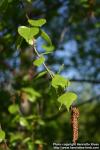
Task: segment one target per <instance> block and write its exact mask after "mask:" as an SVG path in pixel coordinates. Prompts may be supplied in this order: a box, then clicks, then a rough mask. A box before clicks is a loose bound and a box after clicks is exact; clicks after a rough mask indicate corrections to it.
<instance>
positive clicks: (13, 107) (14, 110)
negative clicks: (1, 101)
mask: <svg viewBox="0 0 100 150" xmlns="http://www.w3.org/2000/svg"><path fill="white" fill-rule="evenodd" d="M8 111H9V112H10V113H11V114H15V113H17V112H18V111H19V107H18V105H17V104H12V105H10V106H9V107H8Z"/></svg>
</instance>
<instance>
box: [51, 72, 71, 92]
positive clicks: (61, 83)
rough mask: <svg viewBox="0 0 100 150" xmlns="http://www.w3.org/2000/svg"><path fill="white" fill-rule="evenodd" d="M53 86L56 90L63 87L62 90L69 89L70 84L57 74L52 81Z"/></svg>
mask: <svg viewBox="0 0 100 150" xmlns="http://www.w3.org/2000/svg"><path fill="white" fill-rule="evenodd" d="M51 84H52V86H53V87H54V88H56V89H57V88H58V87H59V86H61V87H62V88H65V87H68V86H69V85H70V82H69V80H67V79H66V78H64V77H62V76H60V75H58V74H56V75H55V76H54V78H53V79H52V83H51Z"/></svg>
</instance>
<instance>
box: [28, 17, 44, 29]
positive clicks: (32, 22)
mask: <svg viewBox="0 0 100 150" xmlns="http://www.w3.org/2000/svg"><path fill="white" fill-rule="evenodd" d="M28 22H29V24H30V25H32V26H36V27H41V26H43V25H44V24H45V23H46V19H42V18H41V19H37V20H33V19H29V20H28Z"/></svg>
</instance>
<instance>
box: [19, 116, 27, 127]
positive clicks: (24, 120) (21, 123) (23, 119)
mask: <svg viewBox="0 0 100 150" xmlns="http://www.w3.org/2000/svg"><path fill="white" fill-rule="evenodd" d="M19 123H20V125H21V126H24V127H26V126H28V122H27V120H26V119H25V118H24V117H21V118H20V120H19Z"/></svg>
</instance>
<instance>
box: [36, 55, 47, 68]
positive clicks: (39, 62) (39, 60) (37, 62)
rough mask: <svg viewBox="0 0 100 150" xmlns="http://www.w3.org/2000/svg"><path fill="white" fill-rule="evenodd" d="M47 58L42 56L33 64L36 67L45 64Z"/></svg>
mask: <svg viewBox="0 0 100 150" xmlns="http://www.w3.org/2000/svg"><path fill="white" fill-rule="evenodd" d="M44 61H45V58H44V57H43V56H41V57H40V58H38V59H36V60H35V61H34V62H33V63H34V65H35V66H40V65H42V64H43V63H44Z"/></svg>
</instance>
